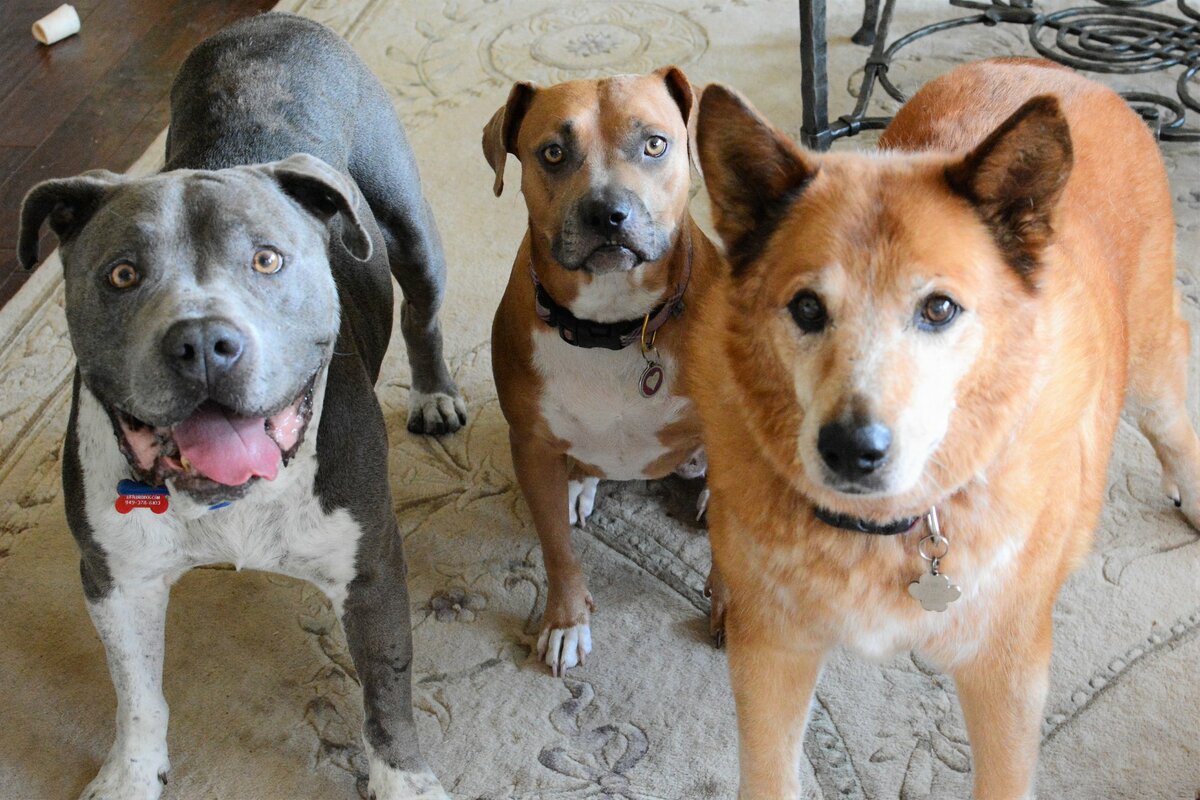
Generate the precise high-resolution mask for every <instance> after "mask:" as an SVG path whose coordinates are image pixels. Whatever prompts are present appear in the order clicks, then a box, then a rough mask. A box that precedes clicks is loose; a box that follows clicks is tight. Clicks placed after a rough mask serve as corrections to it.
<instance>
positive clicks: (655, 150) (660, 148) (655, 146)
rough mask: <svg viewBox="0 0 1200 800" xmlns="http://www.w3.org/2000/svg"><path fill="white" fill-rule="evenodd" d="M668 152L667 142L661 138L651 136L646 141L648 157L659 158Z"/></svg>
mask: <svg viewBox="0 0 1200 800" xmlns="http://www.w3.org/2000/svg"><path fill="white" fill-rule="evenodd" d="M665 152H667V140H666V139H664V138H663V137H661V136H651V137H650V138H649V139H647V140H646V155H648V156H650V157H651V158H658V157H659V156H661V155H662V154H663V153H665Z"/></svg>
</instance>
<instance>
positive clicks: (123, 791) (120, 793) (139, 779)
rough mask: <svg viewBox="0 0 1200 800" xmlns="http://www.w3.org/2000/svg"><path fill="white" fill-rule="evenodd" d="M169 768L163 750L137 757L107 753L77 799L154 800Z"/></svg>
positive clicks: (156, 798)
mask: <svg viewBox="0 0 1200 800" xmlns="http://www.w3.org/2000/svg"><path fill="white" fill-rule="evenodd" d="M170 769H171V765H170V763H168V761H167V756H166V754H165V753H163V754H162V755H153V754H152V755H148V756H143V757H138V758H129V757H119V756H117V755H116V754H115V753H110V754H109V756H108V758H107V759H106V760H105V761H104V765H103V766H102V767H100V772H99V773H98V774H97V775H96V777H95V778H93V779H92V782H91V783H89V784H88V785H87V788H86V789H84V790H83V794H81V795H79V800H158V798H159V797H160V796H162V790H163V786H165V785H166V783H167V772H168V770H170Z"/></svg>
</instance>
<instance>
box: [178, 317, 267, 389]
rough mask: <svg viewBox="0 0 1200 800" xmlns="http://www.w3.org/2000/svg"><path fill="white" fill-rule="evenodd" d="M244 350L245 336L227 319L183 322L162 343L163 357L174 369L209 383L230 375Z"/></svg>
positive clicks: (185, 320)
mask: <svg viewBox="0 0 1200 800" xmlns="http://www.w3.org/2000/svg"><path fill="white" fill-rule="evenodd" d="M245 349H246V335H245V334H244V333H242V332H241V330H239V329H238V327H237V326H236V325H234V324H233V323H232V322H230V321H229V320H224V319H184V320H180V321H179V322H176V323H175V324H174V325H172V326H171V327H170V328H169V329H168V330H167V335H166V336H164V337H163V341H162V350H163V355H164V356H165V357H166V359H167V363H168V364H170V365H171V368H172V369H174V370H175V371H176V372H178V373H179V374H180V375H183V376H184V377H185V378H191V379H193V380H197V381H202V382H206V383H212V382H213V381H214V380H216V379H218V378H220V377H222V376H224V375H225V374H226V373H228V372H229V370H231V369H232V368H233V365H234V364H236V363H237V362H238V359H240V358H241V357H242V351H243V350H245Z"/></svg>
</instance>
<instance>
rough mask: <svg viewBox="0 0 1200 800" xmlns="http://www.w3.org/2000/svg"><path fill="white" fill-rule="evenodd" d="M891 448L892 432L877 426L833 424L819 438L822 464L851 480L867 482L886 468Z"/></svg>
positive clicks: (885, 427)
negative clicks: (861, 479)
mask: <svg viewBox="0 0 1200 800" xmlns="http://www.w3.org/2000/svg"><path fill="white" fill-rule="evenodd" d="M891 446H892V432H891V431H890V430H888V428H887V426H885V425H880V424H879V423H877V422H871V423H868V424H865V425H862V424H859V423H857V422H849V423H847V422H831V423H828V424H826V425H823V426H821V431H820V433H819V434H817V450H818V452H820V454H821V460H823V461H824V462H825V464H826V465H827V466H828V467H829V468H830V469H831V470H833V471H834V472H835V473H837V474H838V475H840V476H841V477H843V478H848V479H850V480H857V479H859V478H864V477H866V476H867V475H870V474H871V473H872V472H874V471H875V470H877V469H879V468H880V467H881V466H883V464H884V462H886V461H887V457H888V449H889V448H890V447H891Z"/></svg>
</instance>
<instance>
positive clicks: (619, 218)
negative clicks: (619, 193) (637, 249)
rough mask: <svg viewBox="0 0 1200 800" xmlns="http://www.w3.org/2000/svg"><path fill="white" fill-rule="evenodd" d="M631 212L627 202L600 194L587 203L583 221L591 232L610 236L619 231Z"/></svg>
mask: <svg viewBox="0 0 1200 800" xmlns="http://www.w3.org/2000/svg"><path fill="white" fill-rule="evenodd" d="M631 211H632V209H631V208H630V205H629V201H628V200H625V199H622V198H618V197H613V196H612V195H609V194H602V195H598V196H596V197H593V198H591V199H590V200H588V201H587V203H586V204H585V205H584V207H583V219H584V222H586V223H587V224H588V225H589V226H590V227H591V228H592V229H593V230H595V231H598V232H599V233H602V234H604V235H605V236H611V235H613V234H615V233H617V232H618V231H620V230H621V228H622V226H624V225H625V221H626V220H628V219H629V216H630V213H631Z"/></svg>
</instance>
